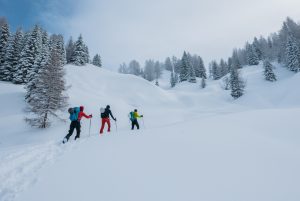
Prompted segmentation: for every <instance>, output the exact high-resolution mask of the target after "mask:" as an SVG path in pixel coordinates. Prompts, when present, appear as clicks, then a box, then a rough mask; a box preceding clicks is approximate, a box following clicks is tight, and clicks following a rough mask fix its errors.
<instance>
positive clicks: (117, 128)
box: [115, 121, 118, 132]
mask: <svg viewBox="0 0 300 201" xmlns="http://www.w3.org/2000/svg"><path fill="white" fill-rule="evenodd" d="M115 125H116V131H117V132H118V125H117V121H115Z"/></svg>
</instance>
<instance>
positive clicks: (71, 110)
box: [68, 107, 80, 121]
mask: <svg viewBox="0 0 300 201" xmlns="http://www.w3.org/2000/svg"><path fill="white" fill-rule="evenodd" d="M79 111H80V108H79V107H74V108H69V109H68V112H69V113H70V118H69V119H70V120H71V121H76V120H78V114H79Z"/></svg>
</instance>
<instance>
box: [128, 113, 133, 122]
mask: <svg viewBox="0 0 300 201" xmlns="http://www.w3.org/2000/svg"><path fill="white" fill-rule="evenodd" d="M128 117H129V119H130V121H133V120H134V115H133V112H129V114H128Z"/></svg>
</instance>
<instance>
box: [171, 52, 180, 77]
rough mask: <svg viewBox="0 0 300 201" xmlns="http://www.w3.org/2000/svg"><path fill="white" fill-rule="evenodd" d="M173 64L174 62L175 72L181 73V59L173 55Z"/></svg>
mask: <svg viewBox="0 0 300 201" xmlns="http://www.w3.org/2000/svg"><path fill="white" fill-rule="evenodd" d="M172 64H173V67H174V71H175V73H177V74H178V73H179V74H180V70H181V59H177V57H175V56H173V57H172Z"/></svg>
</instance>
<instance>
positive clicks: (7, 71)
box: [1, 35, 15, 82]
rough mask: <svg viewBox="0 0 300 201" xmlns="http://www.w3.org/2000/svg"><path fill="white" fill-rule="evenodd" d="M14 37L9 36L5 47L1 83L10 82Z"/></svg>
mask: <svg viewBox="0 0 300 201" xmlns="http://www.w3.org/2000/svg"><path fill="white" fill-rule="evenodd" d="M14 37H15V36H14V35H10V37H9V40H8V43H7V47H6V54H5V58H4V63H3V68H2V69H1V70H3V72H2V73H3V77H2V80H3V81H9V82H10V81H12V77H13V70H12V69H13V59H14Z"/></svg>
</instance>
